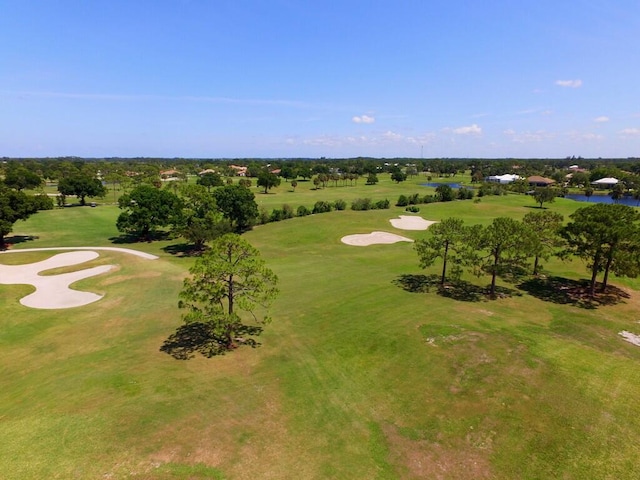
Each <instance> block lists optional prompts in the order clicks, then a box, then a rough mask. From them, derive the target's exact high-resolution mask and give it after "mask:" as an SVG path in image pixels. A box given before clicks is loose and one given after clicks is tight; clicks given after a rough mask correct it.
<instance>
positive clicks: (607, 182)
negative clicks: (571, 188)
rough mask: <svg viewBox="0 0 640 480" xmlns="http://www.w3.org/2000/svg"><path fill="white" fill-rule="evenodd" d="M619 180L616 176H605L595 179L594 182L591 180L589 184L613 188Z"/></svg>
mask: <svg viewBox="0 0 640 480" xmlns="http://www.w3.org/2000/svg"><path fill="white" fill-rule="evenodd" d="M619 182H620V180H618V179H617V178H613V177H605V178H601V179H600V180H596V181H595V182H591V185H593V186H594V187H598V188H613V187H614V186H615V185H617V184H618V183H619Z"/></svg>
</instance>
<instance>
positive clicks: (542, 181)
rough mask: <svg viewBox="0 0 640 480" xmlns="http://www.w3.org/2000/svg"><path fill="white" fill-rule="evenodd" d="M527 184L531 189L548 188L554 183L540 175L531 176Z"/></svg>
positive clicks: (552, 180)
mask: <svg viewBox="0 0 640 480" xmlns="http://www.w3.org/2000/svg"><path fill="white" fill-rule="evenodd" d="M527 182H528V183H529V185H531V186H532V187H548V186H549V185H553V184H554V183H556V181H555V180H554V179H552V178H545V177H541V176H540V175H532V176H530V177H529V178H527Z"/></svg>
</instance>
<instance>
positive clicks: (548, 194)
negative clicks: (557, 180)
mask: <svg viewBox="0 0 640 480" xmlns="http://www.w3.org/2000/svg"><path fill="white" fill-rule="evenodd" d="M557 196H558V191H557V190H556V189H555V188H551V187H537V188H536V189H535V190H534V191H533V199H534V200H535V201H536V203H537V204H538V205H539V207H540V208H542V205H543V204H544V203H553V202H554V201H555V199H556V197H557Z"/></svg>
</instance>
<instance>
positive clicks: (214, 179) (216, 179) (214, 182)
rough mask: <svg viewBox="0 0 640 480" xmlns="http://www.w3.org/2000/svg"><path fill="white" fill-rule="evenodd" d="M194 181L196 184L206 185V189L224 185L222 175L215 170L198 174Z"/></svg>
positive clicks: (209, 189)
mask: <svg viewBox="0 0 640 480" xmlns="http://www.w3.org/2000/svg"><path fill="white" fill-rule="evenodd" d="M196 183H197V184H198V185H202V186H203V187H206V188H207V190H208V191H211V187H221V186H222V185H224V181H223V180H222V177H221V176H220V175H218V174H217V173H216V172H207V173H203V174H202V175H200V177H199V178H198V180H197V181H196Z"/></svg>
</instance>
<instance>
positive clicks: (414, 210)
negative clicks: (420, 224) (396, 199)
mask: <svg viewBox="0 0 640 480" xmlns="http://www.w3.org/2000/svg"><path fill="white" fill-rule="evenodd" d="M405 211H407V212H411V213H418V212H419V211H420V208H419V207H416V206H415V205H409V206H408V207H407V208H405Z"/></svg>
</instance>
